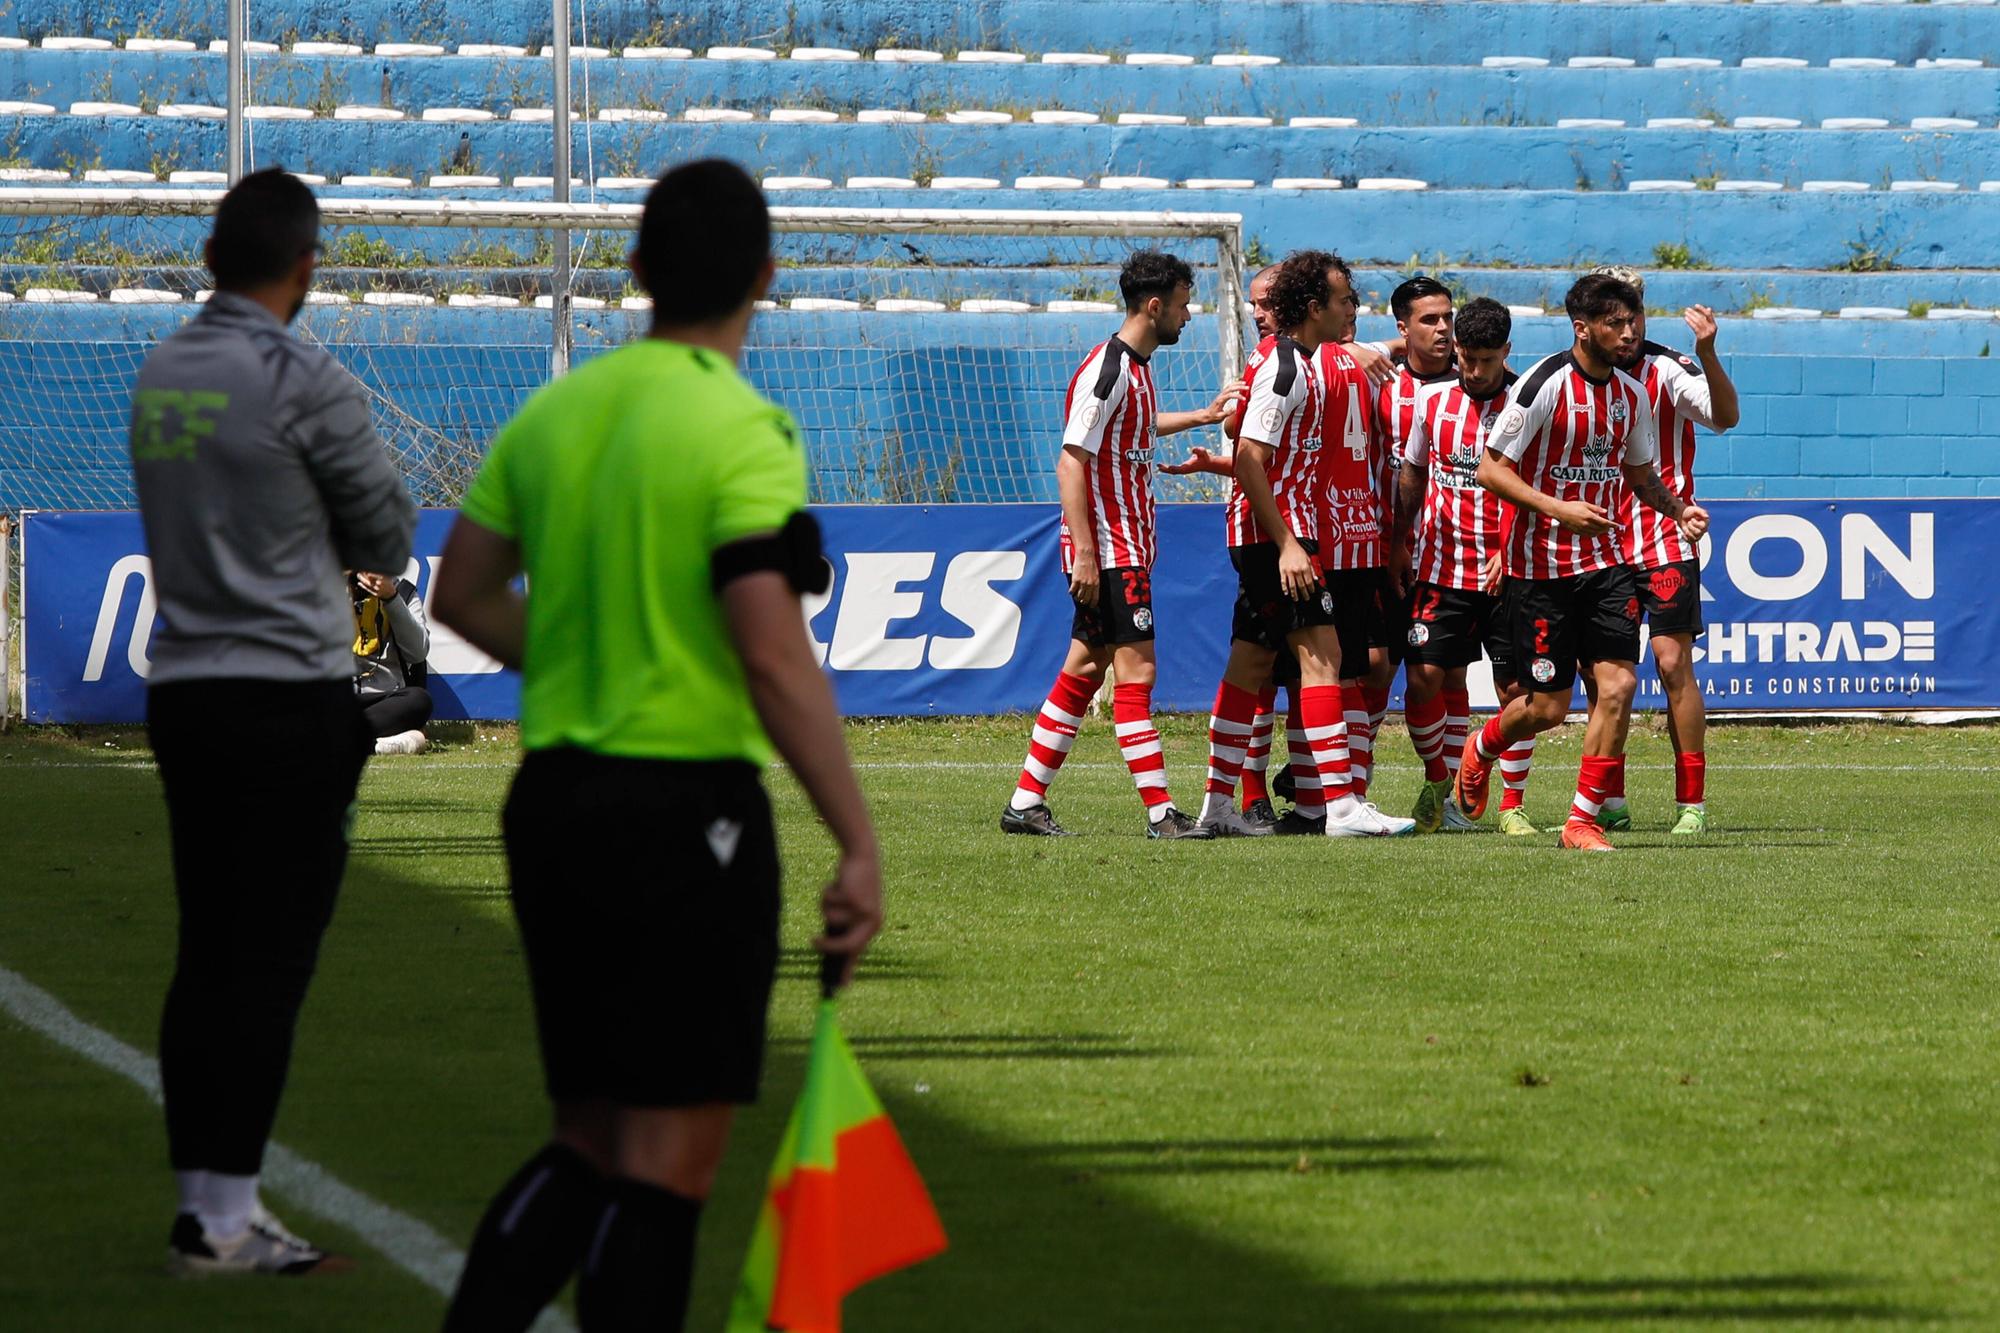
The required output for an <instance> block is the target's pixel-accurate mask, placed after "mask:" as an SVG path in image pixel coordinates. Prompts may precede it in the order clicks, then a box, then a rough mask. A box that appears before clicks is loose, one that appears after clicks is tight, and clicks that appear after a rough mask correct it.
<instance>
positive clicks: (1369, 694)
mask: <svg viewBox="0 0 2000 1333" xmlns="http://www.w3.org/2000/svg"><path fill="white" fill-rule="evenodd" d="M1361 697H1362V699H1363V700H1364V701H1365V702H1366V703H1367V705H1368V756H1369V758H1368V778H1369V780H1370V781H1371V782H1372V781H1373V780H1374V778H1375V757H1374V756H1375V738H1376V737H1378V736H1380V735H1381V734H1382V719H1383V718H1385V717H1387V716H1389V689H1388V687H1387V686H1385V685H1363V686H1362V687H1361ZM1348 743H1349V744H1350V745H1352V744H1353V740H1352V738H1351V737H1350V738H1349V742H1348Z"/></svg>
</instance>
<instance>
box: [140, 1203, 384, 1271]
mask: <svg viewBox="0 0 2000 1333" xmlns="http://www.w3.org/2000/svg"><path fill="white" fill-rule="evenodd" d="M167 1263H168V1267H169V1269H170V1270H171V1271H172V1272H174V1273H177V1274H179V1275H181V1276H183V1277H210V1276H221V1275H224V1274H237V1273H270V1274H274V1275H276V1276H280V1277H299V1276H303V1275H304V1274H307V1273H337V1272H344V1271H346V1270H348V1269H350V1268H352V1267H354V1261H353V1260H351V1259H347V1258H343V1257H342V1256H340V1255H335V1254H328V1253H327V1252H326V1251H325V1250H322V1249H320V1248H319V1247H317V1246H315V1245H309V1244H307V1243H306V1242H305V1241H302V1240H300V1239H299V1238H298V1237H297V1236H294V1235H293V1234H292V1233H291V1232H290V1231H288V1230H286V1229H285V1226H284V1224H283V1223H281V1222H279V1221H278V1219H277V1218H275V1217H273V1216H271V1214H270V1213H268V1212H266V1211H265V1210H264V1208H263V1206H262V1205H259V1206H258V1208H257V1211H256V1212H255V1213H253V1214H252V1215H251V1217H250V1224H249V1225H248V1226H246V1227H245V1228H243V1232H242V1234H241V1235H237V1236H231V1237H229V1238H228V1239H226V1240H225V1239H223V1238H221V1237H218V1236H211V1235H209V1234H208V1232H207V1231H206V1230H205V1229H204V1228H203V1227H202V1225H201V1219H200V1218H198V1217H196V1216H195V1215H194V1214H193V1213H182V1214H181V1215H180V1216H178V1217H176V1218H175V1219H174V1230H173V1235H172V1236H171V1238H170V1239H169V1240H168V1242H167Z"/></svg>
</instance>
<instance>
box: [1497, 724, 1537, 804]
mask: <svg viewBox="0 0 2000 1333" xmlns="http://www.w3.org/2000/svg"><path fill="white" fill-rule="evenodd" d="M1534 761H1535V738H1534V737H1533V736H1530V737H1528V739H1526V740H1524V741H1515V742H1514V743H1513V744H1512V745H1510V746H1508V747H1507V748H1506V750H1505V751H1504V752H1503V753H1502V754H1501V755H1500V787H1501V790H1500V808H1501V809H1502V810H1518V809H1520V808H1521V802H1522V801H1523V800H1525V799H1526V798H1527V795H1528V768H1529V765H1531V764H1533V763H1534Z"/></svg>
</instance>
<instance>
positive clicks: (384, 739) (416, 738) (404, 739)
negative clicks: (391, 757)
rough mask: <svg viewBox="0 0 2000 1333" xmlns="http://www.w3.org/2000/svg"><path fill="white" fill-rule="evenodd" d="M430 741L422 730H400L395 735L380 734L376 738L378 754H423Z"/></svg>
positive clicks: (376, 751)
mask: <svg viewBox="0 0 2000 1333" xmlns="http://www.w3.org/2000/svg"><path fill="white" fill-rule="evenodd" d="M429 744H430V741H429V740H428V739H426V738H425V736H424V733H423V732H421V731H399V732H397V733H396V734H395V735H394V736H379V737H377V738H376V740H375V753H376V754H422V753H423V752H424V747H425V746H427V745H429Z"/></svg>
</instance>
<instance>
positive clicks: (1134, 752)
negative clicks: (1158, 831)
mask: <svg viewBox="0 0 2000 1333" xmlns="http://www.w3.org/2000/svg"><path fill="white" fill-rule="evenodd" d="M1111 721H1112V724H1113V726H1115V727H1116V728H1117V731H1118V753H1120V754H1122V755H1124V756H1125V767H1127V768H1129V769H1131V770H1132V781H1133V782H1134V783H1135V784H1136V785H1137V786H1138V788H1139V799H1140V800H1142V801H1144V802H1145V803H1146V818H1147V819H1149V820H1150V821H1152V822H1153V823H1156V824H1157V823H1158V822H1159V821H1160V820H1162V819H1164V818H1166V814H1167V811H1168V810H1169V809H1171V808H1172V807H1173V804H1174V798H1173V797H1172V796H1171V795H1169V794H1168V792H1167V756H1166V753H1165V751H1164V750H1163V749H1162V747H1161V745H1160V733H1159V732H1157V731H1155V730H1154V729H1153V687H1152V686H1151V685H1138V684H1120V685H1117V686H1114V687H1113V688H1112V691H1111Z"/></svg>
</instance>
